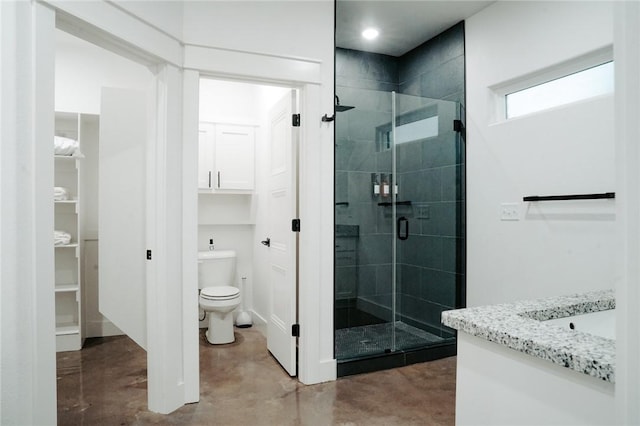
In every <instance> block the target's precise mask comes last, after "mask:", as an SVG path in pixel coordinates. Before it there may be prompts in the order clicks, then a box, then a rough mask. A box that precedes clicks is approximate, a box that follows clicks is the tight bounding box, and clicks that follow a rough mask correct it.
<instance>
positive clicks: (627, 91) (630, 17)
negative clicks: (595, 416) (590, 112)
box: [611, 2, 640, 425]
mask: <svg viewBox="0 0 640 426" xmlns="http://www.w3.org/2000/svg"><path fill="white" fill-rule="evenodd" d="M614 11H615V12H614V44H615V61H616V70H615V80H616V81H615V85H616V100H615V120H616V125H615V138H614V140H615V144H616V172H617V174H616V216H617V217H618V229H617V231H618V234H617V236H618V243H619V247H620V249H619V255H618V256H616V258H617V259H619V262H618V264H617V265H616V271H619V275H618V277H615V278H617V280H616V323H617V326H616V387H615V395H616V410H615V411H616V414H617V418H616V419H611V421H612V423H613V422H615V423H616V424H629V425H631V424H640V405H639V404H638V401H640V365H639V364H638V357H640V338H639V336H638V325H639V324H640V311H639V310H638V306H640V288H639V287H638V280H640V264H638V257H640V196H639V195H638V194H640V169H639V167H638V165H639V164H640V147H639V146H638V140H640V122H639V121H638V116H639V115H640V82H639V81H638V75H639V74H640V35H639V34H638V31H637V28H638V26H639V25H640V4H639V3H637V2H619V3H616V4H615V8H614Z"/></svg>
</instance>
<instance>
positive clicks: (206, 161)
mask: <svg viewBox="0 0 640 426" xmlns="http://www.w3.org/2000/svg"><path fill="white" fill-rule="evenodd" d="M199 130H200V132H199V136H198V188H200V189H211V188H213V184H214V181H215V179H214V170H213V151H214V149H213V140H214V131H213V124H209V123H200V128H199Z"/></svg>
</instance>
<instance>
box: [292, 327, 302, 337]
mask: <svg viewBox="0 0 640 426" xmlns="http://www.w3.org/2000/svg"><path fill="white" fill-rule="evenodd" d="M291 336H292V337H300V324H293V325H292V326H291Z"/></svg>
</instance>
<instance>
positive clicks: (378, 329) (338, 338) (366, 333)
mask: <svg viewBox="0 0 640 426" xmlns="http://www.w3.org/2000/svg"><path fill="white" fill-rule="evenodd" d="M394 325H395V331H396V349H398V350H405V349H413V348H420V347H424V346H428V345H429V344H432V343H440V342H444V341H446V340H447V339H445V338H443V337H440V336H436V335H435V334H432V333H429V332H426V331H424V330H420V329H419V328H416V327H413V326H410V325H407V324H405V323H403V322H401V321H396V323H395V324H392V323H384V324H373V325H365V326H361V327H351V328H343V329H339V330H336V333H335V351H336V359H338V360H345V359H352V358H360V357H364V356H370V355H378V354H383V353H385V351H386V352H389V351H390V350H391V346H392V341H391V339H392V334H391V333H392V330H393V326H394Z"/></svg>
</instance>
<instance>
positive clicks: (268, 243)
mask: <svg viewBox="0 0 640 426" xmlns="http://www.w3.org/2000/svg"><path fill="white" fill-rule="evenodd" d="M260 242H261V243H262V244H263V245H265V246H267V247H271V238H267V239H266V240H264V241H260Z"/></svg>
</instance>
